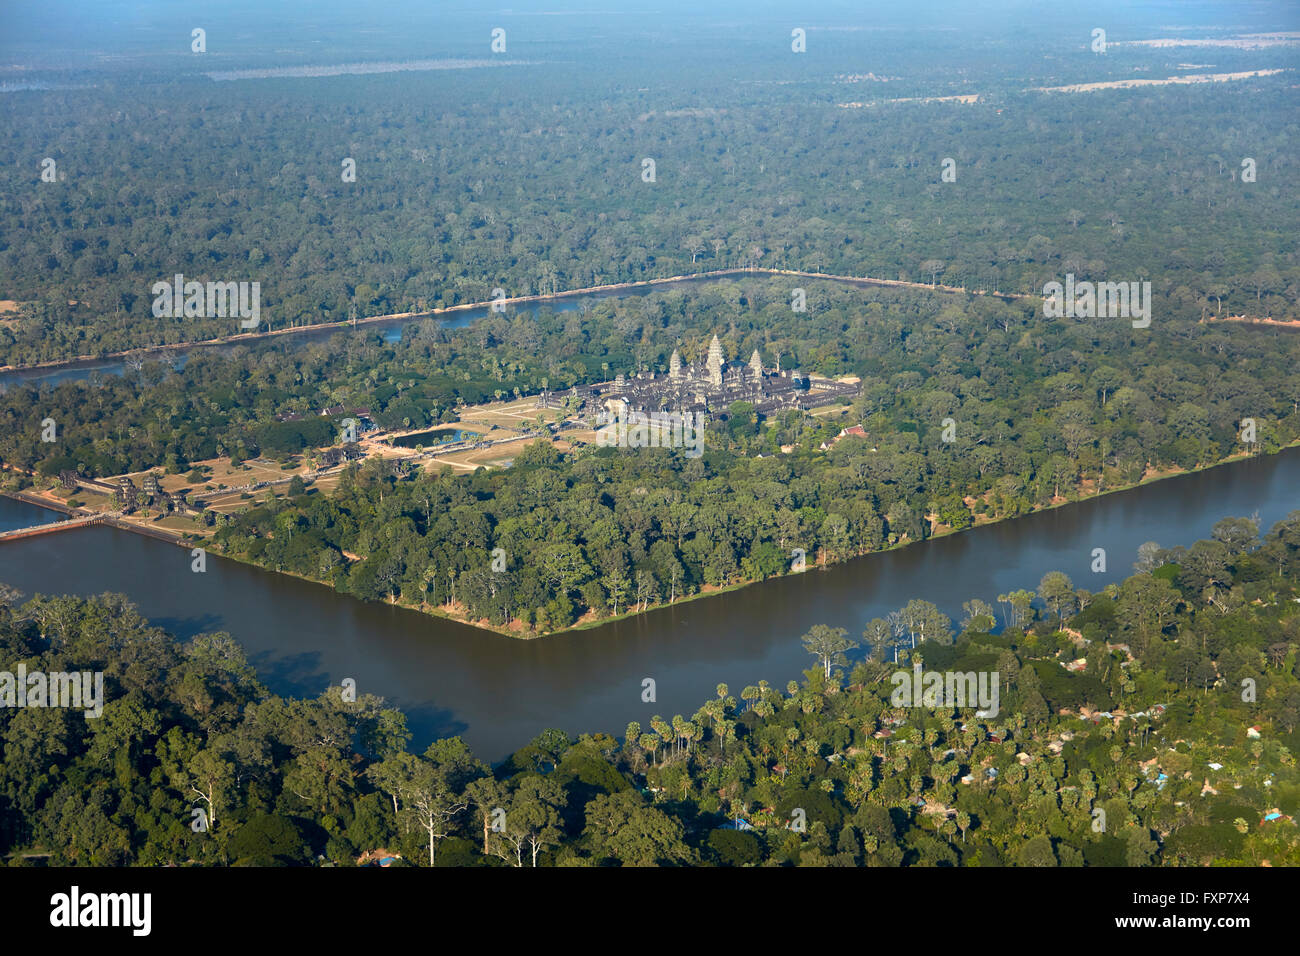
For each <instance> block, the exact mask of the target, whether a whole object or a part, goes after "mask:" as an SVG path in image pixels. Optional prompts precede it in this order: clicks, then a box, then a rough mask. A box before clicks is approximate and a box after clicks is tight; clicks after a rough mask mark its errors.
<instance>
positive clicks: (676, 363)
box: [668, 349, 682, 379]
mask: <svg viewBox="0 0 1300 956" xmlns="http://www.w3.org/2000/svg"><path fill="white" fill-rule="evenodd" d="M668 377H669V378H672V379H678V378H681V377H682V353H681V352H679V351H677V350H676V349H673V357H672V358H670V359H669V360H668Z"/></svg>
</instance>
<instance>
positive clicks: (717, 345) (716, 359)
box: [704, 335, 723, 388]
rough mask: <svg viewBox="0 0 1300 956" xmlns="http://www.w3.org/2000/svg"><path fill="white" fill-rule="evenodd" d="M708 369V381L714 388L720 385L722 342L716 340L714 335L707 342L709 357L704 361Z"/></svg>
mask: <svg viewBox="0 0 1300 956" xmlns="http://www.w3.org/2000/svg"><path fill="white" fill-rule="evenodd" d="M704 364H705V367H706V368H708V370H709V383H710V384H711V385H712V386H713V387H714V388H721V387H722V365H723V358H722V343H721V342H719V341H718V337H717V336H716V335H715V336H714V337H713V341H712V342H711V343H709V357H708V360H707V361H706V362H705V363H704Z"/></svg>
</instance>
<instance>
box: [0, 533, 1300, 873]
mask: <svg viewBox="0 0 1300 956" xmlns="http://www.w3.org/2000/svg"><path fill="white" fill-rule="evenodd" d="M1140 564H1141V567H1140V569H1139V571H1138V573H1136V574H1135V575H1134V576H1132V577H1130V578H1129V579H1128V580H1126V581H1124V582H1123V583H1122V584H1120V585H1112V586H1110V587H1108V588H1107V589H1106V590H1105V591H1103V592H1100V593H1097V594H1090V593H1088V592H1087V591H1078V592H1075V591H1072V590H1070V589H1069V588H1068V587H1066V588H1064V589H1063V588H1062V587H1061V582H1060V581H1059V580H1054V575H1052V574H1049V575H1047V576H1045V578H1044V581H1043V584H1042V586H1041V587H1040V589H1039V593H1038V595H1037V597H1038V598H1039V600H1038V601H1036V602H1035V603H1034V604H1033V605H1029V604H1017V605H1013V606H1012V607H1011V608H1010V609H1009V610H1007V611H1006V613H1005V615H1004V623H1003V625H1002V626H998V621H997V619H996V616H995V612H994V611H993V609H992V608H991V607H990V606H989V605H988V604H987V603H986V602H984V601H982V600H979V599H973V600H972V601H970V602H968V605H967V606H968V611H969V614H968V617H967V619H966V620H965V621H963V622H962V625H961V633H960V634H959V635H957V636H955V637H954V635H953V632H952V631H951V629H945V630H944V631H942V632H935V631H931V632H930V636H931V638H932V639H929V640H921V641H917V642H916V643H915V646H914V647H913V646H912V645H911V643H910V642H909V643H908V645H907V646H905V647H903V648H894V649H891V648H889V647H888V646H886V645H883V644H874V643H872V641H873V639H874V636H875V632H876V627H877V624H878V622H870V623H866V626H865V631H864V633H863V634H862V642H863V643H864V644H865V645H867V648H866V649H867V650H869V653H868V654H867V655H866V656H865V657H864V656H863V655H862V654H861V653H855V652H854V649H855V648H856V647H857V646H858V640H857V635H848V634H846V633H845V632H844V631H843V630H837V629H831V628H826V627H823V626H820V625H819V626H817V627H814V628H813V630H812V631H811V632H810V633H809V634H807V635H805V637H804V644H805V646H806V647H807V648H808V649H809V651H810V653H812V654H813V655H814V658H815V660H814V666H813V667H812V668H810V669H809V670H808V671H807V672H806V674H805V679H804V680H803V681H802V682H796V681H791V682H790V683H789V684H788V686H787V687H786V688H785V689H784V691H782V690H780V689H777V688H774V687H771V686H769V685H767V684H766V682H762V683H760V684H759V685H758V686H754V687H746V688H743V689H742V690H741V692H740V694H739V699H737V697H736V696H735V695H733V693H732V691H731V689H730V688H728V687H727V686H726V685H725V684H720V685H719V686H718V688H717V691H718V693H717V697H716V699H714V700H710V701H707V702H704V703H703V704H702V705H701V707H700V709H699V710H698V711H697V712H696V713H695V714H692V715H690V716H686V715H676V716H674V717H673V718H672V719H671V720H668V719H665V718H663V717H661V716H658V715H651V714H649V713H648V714H647V717H646V719H645V720H644V721H642V722H633V723H631V724H629V725H628V727H627V728H626V731H625V732H624V734H623V736H622V738H621V739H620V738H616V737H614V736H611V735H609V734H607V733H602V732H596V733H586V734H582V735H581V736H579V737H577V739H576V740H575V739H574V738H573V737H572V736H571V735H570V733H569V732H566V731H565V730H560V729H550V730H546V731H544V732H543V733H541V734H539V735H538V736H537V738H536V739H535V740H533V741H532V742H530V743H529V744H527V745H526V746H523V747H522V748H520V749H519V750H518V751H517V752H516V753H515V754H514V755H513V756H512V757H510V758H509V759H508V760H506V761H504V762H503V763H502V764H501V765H500V766H497V767H495V768H490V767H488V766H486V765H484V764H483V763H482V762H480V761H479V760H477V759H476V758H475V757H474V756H473V754H472V753H471V752H470V751H469V750H468V749H467V748H466V746H465V745H464V744H463V743H462V742H461V740H460V739H459V738H452V739H447V740H438V741H435V742H433V743H432V744H431V745H429V746H428V747H427V748H426V749H424V750H422V751H420V752H418V753H416V752H412V751H411V749H410V747H409V744H410V741H411V735H410V733H409V732H408V731H407V729H406V722H405V718H404V716H403V715H402V713H400V712H399V711H397V710H394V709H391V708H387V707H385V706H384V702H383V701H382V700H381V699H377V698H374V697H370V696H367V695H364V694H363V695H361V696H360V697H357V696H355V694H351V695H349V694H348V693H347V691H346V689H345V688H340V687H335V688H332V689H329V690H327V691H326V692H324V693H322V694H321V696H320V697H319V698H317V699H315V700H288V699H283V698H280V697H278V696H276V695H274V694H271V693H269V692H268V691H267V689H266V688H265V687H264V686H263V685H262V684H261V683H260V682H259V680H258V678H257V675H256V674H255V673H254V671H253V669H252V668H251V667H250V666H249V664H248V662H247V660H246V659H245V657H244V655H243V652H242V651H241V650H240V648H239V646H238V644H237V643H236V642H235V641H234V640H232V639H231V638H230V636H229V635H227V634H224V633H216V634H210V635H202V636H200V637H197V638H195V639H194V640H192V641H191V642H189V643H187V644H185V645H181V644H178V643H177V642H175V641H174V640H173V639H172V638H171V637H170V636H169V635H167V634H166V633H164V632H163V631H162V630H160V629H159V628H157V627H154V626H151V625H150V624H149V623H148V622H147V621H145V620H143V619H141V618H140V617H139V615H138V614H137V613H136V612H135V611H134V609H133V608H132V607H131V606H130V605H129V604H128V603H126V602H125V600H124V599H123V598H121V597H117V596H113V595H104V596H102V597H99V598H96V599H93V600H82V599H78V598H70V597H47V596H41V595H36V596H34V597H33V598H32V599H31V600H29V601H27V602H25V603H24V602H22V601H21V596H20V595H18V594H16V593H15V592H13V591H12V589H4V590H3V593H2V594H0V660H3V661H4V662H5V666H6V667H8V668H10V669H12V668H14V667H15V666H16V665H17V664H18V663H19V662H23V663H25V664H26V666H27V668H28V671H29V672H32V671H38V670H40V671H44V672H47V673H48V672H58V671H71V670H98V671H102V672H103V673H104V675H105V688H106V695H105V696H106V698H107V703H106V705H105V706H104V709H103V714H102V716H101V717H99V718H92V719H87V718H86V717H84V716H83V715H82V714H81V713H80V712H79V711H71V710H68V709H64V708H49V707H47V708H40V707H26V708H13V707H5V708H0V748H2V751H0V757H2V758H3V759H0V853H3V854H4V855H5V856H6V857H8V859H9V861H10V863H11V865H15V866H19V865H37V864H41V863H48V864H55V865H58V864H77V865H100V866H106V865H158V864H166V863H181V864H184V863H193V864H204V865H226V864H235V865H285V866H293V865H312V864H317V865H320V864H331V865H352V864H353V863H354V862H356V861H357V860H359V859H361V858H362V857H363V854H366V855H367V856H366V858H373V855H372V854H371V853H370V851H375V850H382V851H383V855H386V856H389V857H400V860H399V863H404V864H409V865H418V866H429V865H438V866H475V865H493V866H515V867H523V866H550V865H555V866H611V865H625V866H639V865H673V864H705V865H720V866H746V865H768V866H791V865H798V866H853V865H866V866H954V865H972V866H998V865H1020V866H1145V865H1166V866H1199V865H1204V864H1207V863H1210V862H1214V863H1217V864H1220V865H1234V864H1235V865H1273V866H1281V865H1292V866H1294V865H1300V839H1298V838H1297V831H1296V824H1295V822H1294V820H1293V819H1292V818H1293V817H1294V816H1295V815H1296V814H1298V813H1300V780H1298V779H1297V776H1296V769H1295V752H1296V749H1297V747H1300V656H1298V655H1300V512H1294V513H1292V514H1291V515H1290V516H1288V517H1287V518H1286V519H1285V520H1283V521H1281V522H1279V523H1278V524H1277V525H1276V526H1275V527H1274V528H1273V529H1272V530H1271V531H1270V532H1269V533H1268V534H1267V535H1265V536H1264V537H1263V540H1261V539H1260V536H1259V534H1258V531H1257V529H1256V528H1255V526H1254V525H1253V524H1252V523H1251V522H1250V521H1248V520H1246V519H1224V520H1223V521H1221V522H1219V523H1218V524H1217V525H1216V526H1215V528H1214V534H1213V538H1212V539H1211V540H1207V541H1200V542H1197V543H1196V544H1195V545H1193V546H1192V547H1190V548H1176V549H1171V550H1167V551H1162V550H1159V549H1157V548H1150V549H1144V553H1143V555H1142V561H1141V562H1140ZM1055 577H1063V575H1056V576H1055ZM1026 593H1028V594H1029V597H1030V598H1031V599H1032V598H1033V597H1034V595H1033V594H1032V593H1031V592H1026ZM989 597H992V596H991V595H990V596H989ZM850 655H851V656H850ZM895 655H896V656H897V660H896V661H895V660H894V659H893V658H894V656H895ZM916 664H921V665H922V666H923V667H924V668H925V670H926V671H928V672H935V671H942V672H954V671H957V672H983V673H988V672H992V673H995V674H997V675H998V677H999V679H1000V686H1001V688H1002V691H1001V700H1000V702H999V707H998V713H997V715H996V716H980V715H977V714H975V713H974V712H973V709H972V708H960V707H957V708H954V707H942V706H940V707H916V706H896V705H895V703H894V701H893V700H892V699H891V690H892V688H893V686H894V683H893V681H892V680H891V675H893V674H895V673H897V672H898V670H899V669H900V667H902V668H905V669H906V668H909V667H911V666H913V665H916ZM1067 665H1068V666H1067ZM200 811H201V812H200ZM738 821H739V822H738Z"/></svg>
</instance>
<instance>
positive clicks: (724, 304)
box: [0, 279, 1300, 632]
mask: <svg viewBox="0 0 1300 956" xmlns="http://www.w3.org/2000/svg"><path fill="white" fill-rule="evenodd" d="M715 329H716V330H719V331H720V332H721V333H722V340H723V342H724V347H725V349H726V351H727V354H728V355H732V356H743V355H747V354H748V353H749V352H750V351H752V350H753V349H755V348H757V349H759V350H760V352H761V354H762V355H763V356H764V359H765V362H766V363H767V364H768V365H769V366H771V365H775V361H776V355H777V354H780V355H781V356H782V361H783V363H785V364H786V366H787V367H790V366H792V365H795V364H803V365H804V366H806V367H808V368H809V369H812V370H816V371H818V372H821V373H823V374H827V375H841V374H846V373H852V374H855V375H858V376H860V377H861V378H862V381H863V390H862V395H861V397H860V398H859V399H858V400H857V401H856V402H854V403H853V405H852V406H851V407H850V408H849V409H848V410H847V415H846V416H843V417H838V418H835V419H834V420H831V421H825V420H819V419H816V418H814V417H812V416H809V415H806V414H804V413H802V412H799V411H797V410H792V411H788V412H784V413H782V414H781V415H780V416H778V418H777V419H773V420H760V419H759V418H758V417H757V416H755V415H754V413H753V410H752V408H751V407H749V406H746V405H744V404H743V403H740V404H737V405H735V406H733V407H732V408H731V409H730V410H729V411H730V414H729V415H727V416H726V419H725V421H720V422H718V423H716V424H715V425H714V426H712V428H711V429H710V431H709V432H708V433H707V434H706V441H705V447H706V452H705V455H704V457H702V458H700V459H689V458H687V457H685V456H684V455H683V454H681V453H680V452H676V451H672V450H659V449H639V450H627V449H622V450H620V449H612V448H606V449H601V448H595V447H586V448H579V449H577V450H575V451H572V452H560V451H559V450H557V449H556V448H555V447H554V445H553V443H552V441H551V440H550V438H549V437H548V438H545V439H544V440H542V441H540V442H537V443H535V444H534V445H533V446H531V447H530V448H529V449H528V450H527V451H526V453H524V454H522V455H520V456H518V457H517V458H516V459H515V461H514V464H513V465H512V466H511V467H510V468H508V469H506V470H504V471H491V472H489V471H479V472H477V473H476V474H474V475H472V476H453V475H451V474H450V473H443V474H435V473H432V472H430V471H428V470H423V471H415V472H406V471H400V470H397V469H395V468H394V467H393V465H392V464H391V463H385V462H381V461H378V460H375V461H371V462H369V463H367V464H365V465H363V466H360V467H358V468H355V469H352V470H350V471H349V472H347V473H346V474H345V475H344V477H343V480H342V482H341V484H340V486H339V487H338V488H337V489H336V490H335V491H333V492H331V493H329V494H324V493H321V492H318V491H316V490H315V489H313V488H311V487H308V486H299V487H295V489H294V496H293V497H292V498H291V499H290V500H284V499H279V500H268V501H266V502H265V503H264V504H263V503H258V504H257V506H256V507H253V508H251V509H250V510H248V511H246V512H244V513H243V514H241V515H239V516H230V515H221V516H216V515H212V516H211V520H214V521H218V522H220V524H221V526H220V528H219V530H218V532H217V536H216V539H215V542H216V546H217V547H218V548H220V549H221V550H223V551H224V552H225V553H227V554H230V555H232V556H237V557H242V558H245V559H248V560H252V561H254V562H256V563H258V564H261V565H263V566H265V567H268V568H272V569H275V570H283V571H290V572H292V573H295V574H299V575H303V576H306V577H311V578H314V579H318V580H324V581H328V582H331V583H333V584H334V585H335V586H336V587H337V588H339V589H340V590H343V591H346V592H348V593H351V594H354V595H356V596H358V597H361V598H364V599H367V600H379V599H384V600H397V601H401V602H403V603H405V604H408V605H411V606H415V607H425V608H436V607H438V606H441V605H447V606H449V607H454V608H455V609H456V610H457V612H458V613H462V614H465V615H467V616H469V617H471V618H473V619H476V620H477V619H483V620H486V621H488V622H490V623H491V624H493V625H496V626H505V625H512V626H513V627H516V628H523V629H524V630H525V631H542V632H544V631H553V630H556V629H559V628H563V627H567V626H570V625H572V624H573V623H574V622H575V621H577V620H578V619H579V618H581V617H583V615H590V614H595V615H597V616H603V615H608V614H617V613H622V612H624V611H626V610H629V609H637V608H642V609H643V608H645V607H648V606H651V605H653V604H657V603H661V602H667V601H671V600H674V599H677V598H680V597H682V596H686V595H691V594H695V593H699V592H700V590H701V589H704V588H708V587H720V586H725V585H728V584H733V583H736V582H738V581H741V580H757V579H762V578H765V577H769V576H771V575H774V574H779V573H783V572H785V571H787V570H788V569H789V567H790V555H791V552H792V549H794V548H801V549H803V550H804V552H805V553H806V554H807V555H808V556H809V560H810V561H811V560H825V561H839V560H843V559H846V558H848V557H852V556H854V555H858V554H863V553H867V552H869V551H874V550H879V549H880V548H882V547H886V546H889V545H891V544H896V543H899V542H904V541H917V540H920V539H922V538H925V537H927V536H930V535H932V534H934V533H935V532H936V531H941V530H945V529H954V530H961V529H963V528H966V527H969V526H970V525H972V524H973V523H975V522H976V521H979V520H991V519H996V518H1003V517H1009V516H1016V515H1020V514H1024V513H1026V512H1028V511H1031V510H1033V509H1035V508H1039V507H1044V506H1047V505H1050V504H1053V503H1060V502H1062V501H1067V500H1073V499H1077V498H1078V497H1080V496H1086V495H1091V494H1097V493H1098V492H1104V491H1106V490H1109V489H1115V488H1119V487H1123V486H1126V485H1130V484H1133V483H1135V482H1137V481H1139V480H1140V479H1142V478H1143V477H1144V475H1146V474H1148V472H1149V470H1150V469H1155V470H1157V471H1158V470H1167V469H1171V468H1181V469H1191V468H1196V467H1199V466H1203V465H1209V464H1214V463H1217V462H1219V461H1222V460H1223V459H1224V458H1226V457H1228V456H1230V455H1234V454H1242V453H1260V452H1271V451H1276V450H1277V449H1278V448H1280V447H1283V446H1285V445H1289V444H1291V443H1293V442H1295V441H1296V440H1297V439H1300V411H1298V409H1300V372H1297V369H1298V368H1300V365H1298V364H1297V361H1296V359H1297V354H1298V352H1300V338H1297V337H1296V336H1295V335H1294V334H1293V333H1290V332H1286V331H1268V330H1262V329H1241V328H1224V327H1219V326H1213V325H1209V326H1206V325H1200V324H1197V323H1195V322H1192V321H1185V320H1184V321H1168V322H1164V323H1161V324H1159V325H1153V327H1152V329H1149V330H1148V329H1133V328H1131V326H1130V324H1129V323H1127V322H1125V321H1123V320H1075V319H1064V320H1045V319H1043V318H1042V316H1041V315H1040V314H1039V311H1038V310H1036V309H1035V308H1034V307H1032V306H1030V305H1026V304H1010V303H1005V302H1000V301H997V300H991V299H985V298H969V297H967V298H962V297H953V296H946V295H940V294H930V293H916V292H911V291H897V290H882V289H869V290H862V289H846V288H843V287H839V286H835V285H832V284H829V283H821V284H818V285H817V286H816V287H813V288H812V291H811V292H810V299H809V311H808V312H806V313H794V312H792V311H791V310H790V308H789V303H788V285H787V284H786V283H783V282H780V281H776V280H769V279H764V280H757V279H756V280H753V281H749V282H726V283H722V284H719V285H716V286H710V287H705V288H696V289H691V290H687V291H672V292H667V293H660V294H655V295H650V296H643V297H642V296H638V297H632V298H629V299H626V300H617V301H615V300H602V301H599V302H597V303H595V304H593V305H591V306H590V307H589V308H585V309H584V310H582V311H579V312H570V313H562V314H551V313H549V312H545V311H544V312H542V314H540V315H539V317H538V318H536V319H533V318H530V317H527V316H513V317H512V316H492V317H490V318H486V319H482V320H478V321H476V322H474V323H473V324H472V325H470V326H468V327H466V328H463V329H457V330H449V329H440V328H438V327H437V326H436V325H435V324H433V323H429V322H423V323H415V324H413V325H411V326H410V327H409V328H408V329H407V330H406V334H405V335H404V336H403V338H402V340H401V341H400V342H395V343H385V342H382V341H381V340H380V338H379V337H378V335H376V334H373V333H370V334H367V333H364V332H345V333H340V334H338V335H335V336H333V337H331V338H329V339H327V340H326V341H325V342H323V343H318V344H312V345H310V346H307V347H306V348H302V349H290V348H287V347H285V346H276V347H261V348H258V349H251V350H246V349H239V350H236V351H235V352H234V353H233V354H231V355H212V354H196V355H194V356H192V357H191V358H190V359H189V361H188V362H187V363H186V364H185V366H184V368H182V369H179V370H176V369H172V368H170V367H169V366H166V365H146V366H144V367H143V368H141V369H140V370H139V371H137V372H130V373H128V374H127V375H125V376H121V377H112V376H109V377H103V378H100V379H97V380H94V381H90V382H79V383H65V384H62V385H59V386H57V387H54V388H51V387H49V386H40V387H36V386H24V387H13V388H10V389H9V391H8V392H7V393H5V394H3V395H0V424H3V426H4V427H3V428H2V429H0V461H4V462H7V463H9V464H13V465H17V466H19V467H21V468H24V469H35V470H37V471H38V472H40V473H42V474H44V475H47V476H55V475H57V474H58V473H59V472H60V471H62V470H64V469H72V470H75V471H78V472H79V473H81V474H83V475H86V476H108V475H115V474H120V473H123V472H127V471H138V470H143V469H146V468H165V469H166V470H168V471H171V472H173V473H183V472H184V471H186V470H187V469H188V468H189V467H190V466H191V464H192V463H193V462H194V461H197V460H201V459H204V458H210V457H213V456H216V455H220V454H230V455H234V456H235V457H236V458H241V459H242V458H247V457H251V456H254V455H265V456H268V457H273V458H276V457H278V458H284V459H287V458H288V456H290V455H293V454H296V453H300V452H303V451H304V450H306V451H310V450H311V449H313V448H315V447H318V446H320V445H325V444H330V443H331V442H333V441H334V440H335V437H336V430H335V429H334V427H333V425H332V423H331V421H330V420H329V419H328V418H322V417H321V416H318V415H311V416H309V417H307V418H305V419H304V420H303V421H298V422H277V421H276V420H275V416H276V415H277V414H278V413H282V412H286V411H300V412H301V411H311V410H312V409H313V408H319V407H321V406H323V405H324V404H326V403H327V402H340V403H344V404H347V405H349V406H351V405H363V406H366V407H369V408H372V409H373V410H374V414H375V415H376V417H377V419H378V420H379V422H380V423H381V424H385V425H388V426H390V427H402V426H407V425H410V426H417V427H418V426H420V425H424V424H428V423H431V422H437V421H441V420H447V419H448V417H454V413H455V410H456V408H457V407H458V406H459V405H460V404H462V403H474V402H479V401H486V400H490V399H492V398H493V397H500V396H502V395H508V394H511V393H512V391H513V390H514V389H520V388H522V390H523V391H524V392H526V393H532V392H535V391H540V389H541V388H542V387H543V386H549V387H550V388H552V389H563V388H565V387H567V386H568V385H570V384H572V383H575V382H587V381H598V380H603V379H607V378H609V377H611V376H612V375H613V373H614V372H615V371H620V370H632V369H637V368H643V367H650V368H658V369H663V368H665V367H666V365H667V360H668V355H669V353H671V351H672V350H673V348H675V347H678V345H679V344H680V345H681V346H682V348H683V352H684V354H685V355H686V357H687V358H692V357H694V356H695V355H697V354H700V353H701V352H702V351H703V349H704V348H705V344H706V343H707V341H708V339H709V337H710V336H711V333H712V332H713V331H714V330H715ZM47 415H49V416H53V417H54V419H55V420H56V421H57V422H58V424H59V429H60V431H59V436H60V437H59V441H57V442H53V443H49V442H43V441H41V440H40V436H41V427H40V423H41V421H42V420H43V419H44V418H45V417H46V416H47ZM946 419H950V420H951V421H953V422H954V423H955V434H954V436H953V437H954V440H953V441H951V442H947V441H944V440H943V423H944V421H945V420H946ZM1246 419H1250V420H1252V421H1253V422H1254V425H1255V427H1254V433H1253V439H1254V440H1253V441H1245V440H1244V439H1243V427H1244V426H1243V422H1244V421H1245V420H1246ZM850 423H852V424H857V423H861V424H863V425H864V427H865V429H866V432H867V438H866V439H847V440H844V441H840V442H838V443H836V444H834V445H833V447H829V448H827V449H826V450H822V448H821V445H822V444H823V443H827V442H829V441H830V440H832V439H834V438H835V436H836V435H837V433H838V431H839V429H840V428H841V427H842V426H843V425H845V424H850ZM540 431H541V430H540V429H539V433H540ZM1246 437H1247V438H1248V437H1250V436H1249V435H1247V436H1246ZM782 446H787V447H789V446H794V448H793V450H792V451H791V453H789V454H782V453H781V448H782ZM495 548H503V549H505V551H506V554H507V555H508V567H507V569H506V571H505V572H504V573H502V572H493V571H491V570H490V564H491V554H492V551H493V549H495ZM344 552H348V553H350V554H352V555H359V556H360V558H361V560H359V561H354V562H349V561H348V560H347V559H345V557H344Z"/></svg>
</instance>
